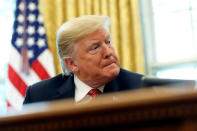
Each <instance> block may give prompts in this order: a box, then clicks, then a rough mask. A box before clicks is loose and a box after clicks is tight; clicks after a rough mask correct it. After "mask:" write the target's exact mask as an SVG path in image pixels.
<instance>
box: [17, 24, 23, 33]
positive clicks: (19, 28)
mask: <svg viewBox="0 0 197 131" xmlns="http://www.w3.org/2000/svg"><path fill="white" fill-rule="evenodd" d="M16 31H17V32H18V34H22V33H23V31H24V28H23V26H18V27H17V29H16Z"/></svg>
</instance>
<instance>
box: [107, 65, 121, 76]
mask: <svg viewBox="0 0 197 131" xmlns="http://www.w3.org/2000/svg"><path fill="white" fill-rule="evenodd" d="M119 72H120V67H119V66H117V65H116V67H114V68H110V69H108V70H105V73H106V75H107V77H108V78H114V77H116V76H117V75H118V74H119Z"/></svg>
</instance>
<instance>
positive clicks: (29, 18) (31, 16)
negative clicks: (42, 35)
mask: <svg viewBox="0 0 197 131" xmlns="http://www.w3.org/2000/svg"><path fill="white" fill-rule="evenodd" d="M28 20H29V21H30V22H31V23H33V22H34V21H35V20H36V17H35V15H34V14H30V15H29V16H28Z"/></svg>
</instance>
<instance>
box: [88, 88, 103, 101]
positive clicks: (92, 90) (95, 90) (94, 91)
mask: <svg viewBox="0 0 197 131" xmlns="http://www.w3.org/2000/svg"><path fill="white" fill-rule="evenodd" d="M100 94H101V91H100V90H99V89H91V90H90V91H89V92H88V95H90V96H92V98H93V99H95V98H96V97H97V96H98V95H100Z"/></svg>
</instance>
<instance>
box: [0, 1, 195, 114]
mask: <svg viewBox="0 0 197 131" xmlns="http://www.w3.org/2000/svg"><path fill="white" fill-rule="evenodd" d="M86 14H102V15H107V16H110V18H111V36H112V44H113V46H114V47H115V50H116V52H117V54H118V57H119V59H120V64H121V67H122V68H125V69H128V70H130V71H134V72H138V73H142V74H146V75H149V76H155V77H162V78H179V79H196V78H197V1H196V0H57V1H48V0H38V1H37V0H1V1H0V41H1V48H0V115H1V114H5V112H6V110H7V108H8V107H12V108H14V109H16V110H20V109H21V106H22V101H23V98H24V95H25V91H26V88H27V86H28V85H30V84H33V83H35V82H37V81H40V80H43V79H46V78H50V77H52V76H54V75H55V74H59V73H61V69H60V63H59V60H58V57H57V54H56V45H55V34H56V30H57V29H58V28H59V27H60V25H61V24H63V23H64V22H65V21H67V20H69V19H72V18H75V17H78V16H81V15H86ZM25 30H26V31H25ZM41 69H44V70H43V71H40V70H41ZM40 72H41V73H40ZM21 83H22V84H21Z"/></svg>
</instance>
